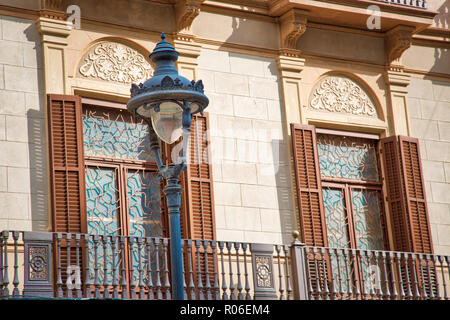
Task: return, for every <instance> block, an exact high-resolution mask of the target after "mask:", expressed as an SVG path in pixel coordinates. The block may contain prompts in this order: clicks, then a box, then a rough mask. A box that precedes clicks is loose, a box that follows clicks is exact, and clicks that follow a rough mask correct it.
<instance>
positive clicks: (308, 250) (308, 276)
mask: <svg viewBox="0 0 450 320" xmlns="http://www.w3.org/2000/svg"><path fill="white" fill-rule="evenodd" d="M304 252H305V266H306V279H307V281H308V283H307V284H308V300H312V299H313V298H314V292H313V285H312V282H311V270H310V266H311V260H310V259H309V255H310V254H311V248H309V247H305V251H304Z"/></svg>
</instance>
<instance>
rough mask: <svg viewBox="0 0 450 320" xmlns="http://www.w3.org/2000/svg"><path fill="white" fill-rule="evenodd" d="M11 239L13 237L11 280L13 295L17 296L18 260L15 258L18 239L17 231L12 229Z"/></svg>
mask: <svg viewBox="0 0 450 320" xmlns="http://www.w3.org/2000/svg"><path fill="white" fill-rule="evenodd" d="M13 239H14V280H13V286H14V289H13V294H12V295H13V297H18V296H19V271H18V268H19V262H18V260H17V250H18V248H17V242H18V240H19V231H13Z"/></svg>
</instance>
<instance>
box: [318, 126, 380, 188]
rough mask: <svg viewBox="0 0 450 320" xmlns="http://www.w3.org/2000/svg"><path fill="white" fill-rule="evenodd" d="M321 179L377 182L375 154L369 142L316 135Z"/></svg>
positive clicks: (373, 145) (371, 142)
mask: <svg viewBox="0 0 450 320" xmlns="http://www.w3.org/2000/svg"><path fill="white" fill-rule="evenodd" d="M317 148H318V154H319V166H320V174H321V176H322V177H332V178H345V179H357V180H365V181H367V180H370V181H378V165H377V152H376V146H375V143H374V142H373V141H371V140H367V139H360V138H354V137H345V136H334V135H327V134H317Z"/></svg>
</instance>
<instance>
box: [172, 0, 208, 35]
mask: <svg viewBox="0 0 450 320" xmlns="http://www.w3.org/2000/svg"><path fill="white" fill-rule="evenodd" d="M201 4H202V0H178V1H177V3H176V4H175V15H176V20H177V21H176V22H177V31H183V32H187V33H191V25H192V22H193V21H194V19H195V18H196V17H197V16H198V15H199V13H200V6H201Z"/></svg>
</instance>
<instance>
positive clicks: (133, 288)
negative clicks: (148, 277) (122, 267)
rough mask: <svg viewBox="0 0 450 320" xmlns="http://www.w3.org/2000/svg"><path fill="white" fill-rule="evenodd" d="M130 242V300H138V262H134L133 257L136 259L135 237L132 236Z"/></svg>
mask: <svg viewBox="0 0 450 320" xmlns="http://www.w3.org/2000/svg"><path fill="white" fill-rule="evenodd" d="M128 240H129V242H128V248H129V253H130V260H131V261H130V267H131V270H130V299H132V300H135V299H136V278H135V262H137V261H133V257H135V255H134V248H135V246H134V244H135V240H136V238H135V237H133V236H130V237H129V238H128Z"/></svg>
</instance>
